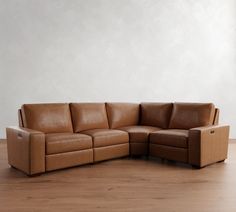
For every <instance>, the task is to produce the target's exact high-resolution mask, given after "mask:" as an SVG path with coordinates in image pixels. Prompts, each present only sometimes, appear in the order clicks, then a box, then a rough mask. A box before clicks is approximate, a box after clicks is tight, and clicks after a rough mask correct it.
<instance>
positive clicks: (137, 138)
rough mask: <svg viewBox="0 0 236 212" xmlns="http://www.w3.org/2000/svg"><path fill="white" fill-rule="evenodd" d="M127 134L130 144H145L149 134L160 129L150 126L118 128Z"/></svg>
mask: <svg viewBox="0 0 236 212" xmlns="http://www.w3.org/2000/svg"><path fill="white" fill-rule="evenodd" d="M119 129H120V130H124V131H126V132H128V133H129V141H130V143H146V142H148V136H149V134H150V133H151V132H154V131H159V130H161V128H158V127H151V126H141V125H137V126H128V127H122V128H119Z"/></svg>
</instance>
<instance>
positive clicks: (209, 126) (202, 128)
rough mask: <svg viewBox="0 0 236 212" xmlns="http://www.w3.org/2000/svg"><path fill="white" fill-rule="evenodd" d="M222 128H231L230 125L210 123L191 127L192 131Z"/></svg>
mask: <svg viewBox="0 0 236 212" xmlns="http://www.w3.org/2000/svg"><path fill="white" fill-rule="evenodd" d="M220 128H229V125H222V124H221V125H208V126H203V127H195V128H192V129H190V130H191V131H193V130H195V131H207V130H216V129H220Z"/></svg>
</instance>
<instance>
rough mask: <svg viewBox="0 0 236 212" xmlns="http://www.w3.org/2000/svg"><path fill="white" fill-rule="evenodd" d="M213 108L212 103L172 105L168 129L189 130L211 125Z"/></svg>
mask: <svg viewBox="0 0 236 212" xmlns="http://www.w3.org/2000/svg"><path fill="white" fill-rule="evenodd" d="M214 114H215V106H214V104H212V103H174V105H173V110H172V115H171V119H170V125H169V128H170V129H185V130H188V129H191V128H195V127H201V126H207V125H212V124H213V120H214Z"/></svg>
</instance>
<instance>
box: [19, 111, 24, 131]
mask: <svg viewBox="0 0 236 212" xmlns="http://www.w3.org/2000/svg"><path fill="white" fill-rule="evenodd" d="M18 123H19V127H24V125H23V120H22V113H21V109H19V110H18Z"/></svg>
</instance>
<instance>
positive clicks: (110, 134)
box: [82, 129, 129, 148]
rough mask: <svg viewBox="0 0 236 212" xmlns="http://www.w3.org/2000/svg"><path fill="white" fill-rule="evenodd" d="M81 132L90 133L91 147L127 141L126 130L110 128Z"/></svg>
mask: <svg viewBox="0 0 236 212" xmlns="http://www.w3.org/2000/svg"><path fill="white" fill-rule="evenodd" d="M82 133H83V134H86V135H90V136H92V138H93V147H95V148H96V147H105V146H111V145H116V144H124V143H128V142H129V135H128V133H127V132H124V131H121V130H112V129H94V130H86V131H83V132H82Z"/></svg>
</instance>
